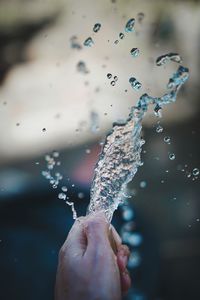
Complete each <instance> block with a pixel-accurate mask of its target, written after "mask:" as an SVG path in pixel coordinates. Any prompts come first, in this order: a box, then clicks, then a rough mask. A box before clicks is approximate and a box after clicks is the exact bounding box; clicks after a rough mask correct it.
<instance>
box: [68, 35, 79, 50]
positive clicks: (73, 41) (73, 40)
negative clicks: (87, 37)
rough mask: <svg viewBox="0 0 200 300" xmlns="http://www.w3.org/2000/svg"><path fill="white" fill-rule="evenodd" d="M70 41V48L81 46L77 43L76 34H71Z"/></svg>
mask: <svg viewBox="0 0 200 300" xmlns="http://www.w3.org/2000/svg"><path fill="white" fill-rule="evenodd" d="M70 43H71V48H73V49H77V50H80V49H81V48H82V46H81V45H80V44H79V43H78V39H77V36H75V35H73V36H72V37H71V38H70Z"/></svg>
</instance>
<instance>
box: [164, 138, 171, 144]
mask: <svg viewBox="0 0 200 300" xmlns="http://www.w3.org/2000/svg"><path fill="white" fill-rule="evenodd" d="M170 141H171V138H170V137H169V136H165V137H164V142H165V143H167V144H170Z"/></svg>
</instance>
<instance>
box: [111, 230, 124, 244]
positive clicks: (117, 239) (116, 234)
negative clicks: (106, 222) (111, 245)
mask: <svg viewBox="0 0 200 300" xmlns="http://www.w3.org/2000/svg"><path fill="white" fill-rule="evenodd" d="M111 230H112V234H113V237H114V239H115V241H116V243H117V244H121V243H122V239H121V237H120V236H119V234H118V233H117V231H116V229H115V228H114V227H113V226H111Z"/></svg>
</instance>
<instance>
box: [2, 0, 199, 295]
mask: <svg viewBox="0 0 200 300" xmlns="http://www.w3.org/2000/svg"><path fill="white" fill-rule="evenodd" d="M132 17H134V18H135V19H136V23H135V31H134V32H132V33H126V34H125V32H124V27H125V24H126V22H127V21H128V20H129V19H130V18H132ZM95 23H100V24H101V29H100V30H99V31H98V32H97V33H95V32H93V26H94V24H95ZM120 32H122V33H124V34H125V36H124V38H123V39H120V38H119V33H120ZM88 37H92V39H93V41H94V44H93V45H92V46H91V47H85V46H84V45H83V42H84V40H85V39H86V38H88ZM116 41H118V42H116ZM132 48H139V50H140V54H139V56H138V57H133V56H131V54H130V50H131V49H132ZM199 51H200V1H197V0H196V1H192V0H191V1H190V0H185V1H180V0H179V1H178V0H177V1H175V0H173V1H169V0H168V1H164V0H163V1H162V0H160V1H154V0H146V1H145V0H126V1H125V0H101V1H92V0H81V1H80V0H79V1H78V0H35V1H31V0H0V253H1V254H0V266H1V272H0V274H1V275H0V294H1V299H2V300H12V299H15V300H18V299H19V300H27V299H29V300H35V299H38V300H40V299H42V300H45V299H53V293H54V283H55V274H56V267H57V257H58V251H59V248H60V247H61V245H62V244H63V242H64V240H65V238H66V236H67V233H68V230H69V229H70V227H71V225H72V224H73V219H72V213H71V209H70V207H68V206H67V205H66V204H65V202H64V201H62V200H61V199H58V194H59V193H60V192H61V186H62V185H63V186H66V187H67V189H68V190H67V196H68V197H69V201H73V202H74V205H75V208H76V210H77V213H78V216H80V215H84V214H85V212H86V208H87V206H88V203H89V197H90V196H89V191H90V185H91V181H92V176H93V169H94V165H95V163H96V161H97V159H98V155H99V153H100V151H101V146H102V141H103V140H104V138H105V135H106V134H107V133H108V132H109V131H110V129H111V127H112V123H113V122H114V121H118V120H124V119H126V118H127V116H128V113H129V109H130V107H131V106H133V105H135V104H136V101H137V99H138V98H139V97H140V96H141V95H142V94H143V93H145V92H148V93H149V94H150V95H152V96H160V95H162V94H163V93H164V92H165V91H166V84H167V82H168V78H169V77H170V75H171V74H172V73H173V72H175V71H176V69H177V67H178V64H176V63H173V62H170V63H168V64H166V65H165V66H161V67H158V66H156V58H157V57H158V56H160V55H163V54H166V53H169V52H175V53H176V52H177V53H179V54H180V55H181V57H182V58H183V62H182V64H183V65H184V66H186V67H188V68H189V69H190V78H189V81H188V82H187V83H186V84H185V85H184V86H183V87H182V89H181V91H180V93H179V95H178V98H177V101H176V103H173V104H171V105H168V106H167V107H165V108H164V109H163V118H162V119H160V120H158V118H156V117H155V116H154V115H153V113H152V111H150V112H149V113H148V114H147V115H146V117H145V120H144V124H143V137H144V139H145V141H146V143H145V145H144V147H143V152H142V160H143V162H144V165H143V166H142V167H141V168H140V169H139V170H138V173H137V174H136V176H135V178H134V180H133V181H132V182H131V183H130V184H129V186H128V189H127V194H128V195H129V197H128V198H127V197H126V198H127V199H126V200H125V202H126V203H125V205H124V206H122V207H120V208H119V209H118V210H117V211H116V212H115V215H114V218H113V224H114V225H115V226H116V228H117V230H118V231H119V232H120V233H121V235H122V238H123V240H124V242H126V243H127V244H128V245H129V246H130V248H131V250H132V254H131V258H130V261H129V268H130V272H131V276H132V278H133V286H132V288H131V290H130V292H129V294H128V295H127V297H126V299H131V300H149V299H150V300H151V299H152V300H161V299H162V300H165V299H166V300H179V299H181V300H184V299H187V300H188V299H191V300H193V299H200V288H199V287H200V235H199V233H200V203H199V189H200V187H199V171H198V170H199V169H200V159H199V153H200V143H199V137H200V117H199V111H200V104H199V96H200V93H199V73H200V56H199ZM108 73H111V74H112V78H114V76H117V78H118V80H117V81H116V82H115V85H111V81H112V80H111V79H108V78H107V74H108ZM131 76H134V77H136V78H137V79H138V81H139V82H141V83H142V88H141V89H140V90H139V91H136V90H133V89H132V88H131V86H130V84H129V82H128V80H129V78H130V77H131ZM158 121H159V122H160V123H159V124H160V125H161V126H162V128H163V131H162V132H157V131H156V127H157V124H158ZM165 137H170V142H169V143H166V142H165V141H164V138H165ZM52 151H58V152H59V156H58V157H57V158H56V166H55V170H56V171H57V173H59V174H61V175H60V185H59V186H58V187H57V188H52V186H51V185H50V184H49V182H48V181H47V180H46V179H45V178H44V177H43V176H42V171H44V170H46V161H45V155H47V154H49V153H52ZM54 153H55V152H54ZM169 153H173V154H175V159H173V160H170V159H169Z"/></svg>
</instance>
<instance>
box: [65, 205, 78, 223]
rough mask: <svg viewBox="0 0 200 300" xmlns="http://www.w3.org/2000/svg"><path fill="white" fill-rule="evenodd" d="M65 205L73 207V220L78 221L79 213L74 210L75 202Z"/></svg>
mask: <svg viewBox="0 0 200 300" xmlns="http://www.w3.org/2000/svg"><path fill="white" fill-rule="evenodd" d="M65 203H66V204H67V205H69V206H71V210H72V214H73V219H74V220H76V219H77V213H76V210H75V208H74V202H69V201H66V202H65Z"/></svg>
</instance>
